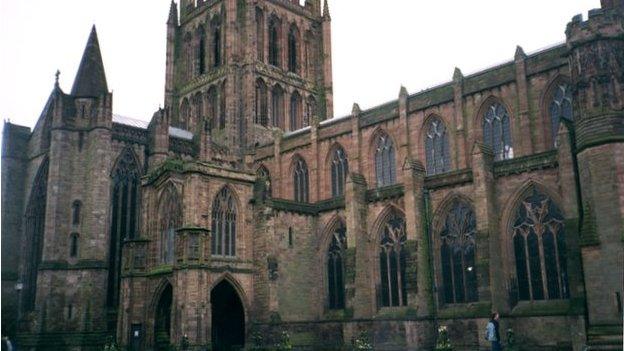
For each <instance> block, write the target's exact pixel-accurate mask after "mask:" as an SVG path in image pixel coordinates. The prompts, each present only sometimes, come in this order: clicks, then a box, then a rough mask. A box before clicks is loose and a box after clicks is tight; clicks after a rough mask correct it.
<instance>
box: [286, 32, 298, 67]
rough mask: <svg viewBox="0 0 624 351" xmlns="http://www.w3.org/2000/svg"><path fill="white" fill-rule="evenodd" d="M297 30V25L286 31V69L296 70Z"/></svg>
mask: <svg viewBox="0 0 624 351" xmlns="http://www.w3.org/2000/svg"><path fill="white" fill-rule="evenodd" d="M298 36H299V31H298V30H297V27H295V26H292V27H291V28H290V30H289V31H288V71H289V72H293V73H297V72H298V66H299V62H298V55H299V39H298Z"/></svg>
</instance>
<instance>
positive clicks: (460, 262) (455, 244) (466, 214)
mask: <svg viewBox="0 0 624 351" xmlns="http://www.w3.org/2000/svg"><path fill="white" fill-rule="evenodd" d="M476 232H477V221H476V219H475V213H474V211H473V209H472V206H470V205H469V204H467V203H466V202H464V201H460V200H455V201H454V202H453V204H452V205H451V207H450V210H449V212H448V213H447V214H446V218H445V220H444V226H443V227H442V229H441V231H440V261H441V263H442V285H443V293H444V302H445V303H463V302H473V301H477V300H478V298H479V297H478V294H477V273H476V266H475V247H476V241H475V239H476Z"/></svg>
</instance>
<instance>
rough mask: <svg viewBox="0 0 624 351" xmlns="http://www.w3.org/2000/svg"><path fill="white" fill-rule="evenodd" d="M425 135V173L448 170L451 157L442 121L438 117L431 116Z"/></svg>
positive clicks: (437, 172) (432, 173) (430, 173)
mask: <svg viewBox="0 0 624 351" xmlns="http://www.w3.org/2000/svg"><path fill="white" fill-rule="evenodd" d="M425 136H426V139H425V153H426V160H427V174H428V175H434V174H440V173H445V172H448V171H449V170H450V169H451V157H450V150H449V141H448V134H447V133H446V126H445V125H444V122H442V120H441V119H440V118H437V117H435V118H432V119H431V120H430V121H429V123H428V125H427V131H426V135H425Z"/></svg>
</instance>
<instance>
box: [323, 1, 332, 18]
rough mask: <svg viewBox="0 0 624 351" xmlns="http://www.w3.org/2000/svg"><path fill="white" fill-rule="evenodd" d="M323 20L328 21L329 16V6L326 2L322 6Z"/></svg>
mask: <svg viewBox="0 0 624 351" xmlns="http://www.w3.org/2000/svg"><path fill="white" fill-rule="evenodd" d="M323 18H324V19H327V20H330V19H331V16H330V15H329V4H328V3H327V0H325V3H324V4H323Z"/></svg>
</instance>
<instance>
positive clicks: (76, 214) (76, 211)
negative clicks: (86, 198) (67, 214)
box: [72, 200, 82, 225]
mask: <svg viewBox="0 0 624 351" xmlns="http://www.w3.org/2000/svg"><path fill="white" fill-rule="evenodd" d="M81 207H82V205H81V203H80V201H78V200H76V201H74V203H73V204H72V224H73V225H78V224H80V210H81Z"/></svg>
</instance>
